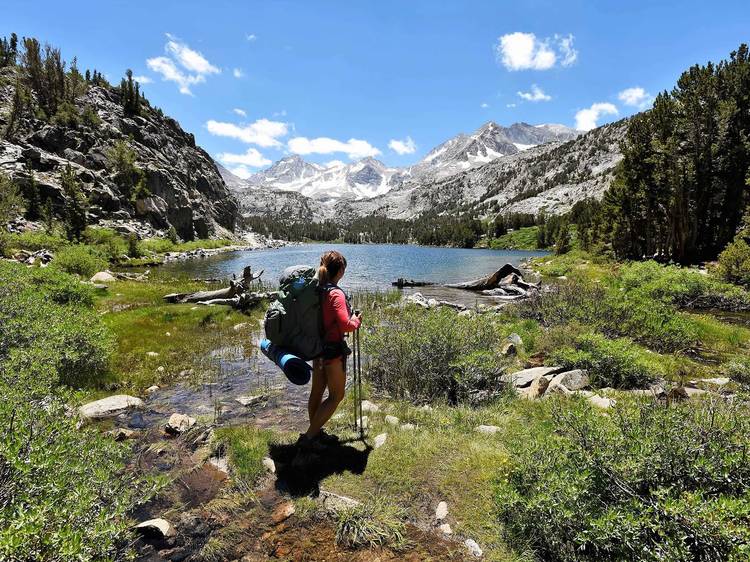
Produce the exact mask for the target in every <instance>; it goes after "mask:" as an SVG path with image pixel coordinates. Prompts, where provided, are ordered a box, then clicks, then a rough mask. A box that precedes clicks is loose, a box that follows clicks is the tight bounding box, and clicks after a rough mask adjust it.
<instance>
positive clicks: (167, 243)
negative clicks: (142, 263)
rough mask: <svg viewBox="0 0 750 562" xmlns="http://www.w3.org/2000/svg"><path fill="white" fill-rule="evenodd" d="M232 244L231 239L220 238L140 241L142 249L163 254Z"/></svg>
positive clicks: (151, 239)
mask: <svg viewBox="0 0 750 562" xmlns="http://www.w3.org/2000/svg"><path fill="white" fill-rule="evenodd" d="M232 244H234V242H232V241H231V240H227V239H226V238H220V239H217V240H192V241H190V242H177V243H175V242H173V241H172V240H170V239H169V238H149V239H147V240H143V241H142V242H141V248H142V250H143V251H148V252H154V253H157V254H164V253H167V252H190V251H192V250H198V249H205V250H213V249H217V248H223V247H225V246H231V245H232Z"/></svg>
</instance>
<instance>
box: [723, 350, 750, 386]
mask: <svg viewBox="0 0 750 562" xmlns="http://www.w3.org/2000/svg"><path fill="white" fill-rule="evenodd" d="M721 371H722V373H723V374H724V376H726V377H729V378H730V379H732V380H733V381H735V382H738V383H740V384H741V385H743V386H750V357H747V356H746V355H738V356H736V357H732V358H731V359H730V360H729V361H727V362H726V363H724V364H722V366H721Z"/></svg>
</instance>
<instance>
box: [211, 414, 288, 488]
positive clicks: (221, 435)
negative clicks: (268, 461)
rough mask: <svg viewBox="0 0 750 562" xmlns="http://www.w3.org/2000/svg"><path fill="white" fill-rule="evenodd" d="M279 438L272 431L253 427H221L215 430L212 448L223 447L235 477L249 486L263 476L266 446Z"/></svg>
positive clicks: (266, 453) (266, 452)
mask: <svg viewBox="0 0 750 562" xmlns="http://www.w3.org/2000/svg"><path fill="white" fill-rule="evenodd" d="M278 438H279V436H278V435H277V434H275V433H274V432H273V431H270V430H267V429H260V428H257V427H253V426H235V427H222V428H219V429H217V430H216V434H215V441H214V448H215V449H218V448H221V447H225V448H226V450H227V452H228V454H229V461H230V462H231V463H232V469H233V470H234V471H235V472H236V474H237V476H238V477H239V478H240V479H241V480H242V481H243V482H244V483H247V484H249V485H251V486H252V485H253V484H255V483H256V482H257V481H258V479H259V478H260V477H261V476H262V475H263V474H264V472H265V468H264V467H263V457H265V456H267V455H268V444H269V443H270V442H271V441H274V440H277V439H278Z"/></svg>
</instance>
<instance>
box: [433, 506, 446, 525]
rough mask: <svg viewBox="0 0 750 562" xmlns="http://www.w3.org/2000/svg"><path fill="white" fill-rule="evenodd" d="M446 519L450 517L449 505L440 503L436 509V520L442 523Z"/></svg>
mask: <svg viewBox="0 0 750 562" xmlns="http://www.w3.org/2000/svg"><path fill="white" fill-rule="evenodd" d="M446 517H448V504H447V503H445V502H440V503H439V504H437V507H436V508H435V519H437V520H438V521H442V520H443V519H445V518H446Z"/></svg>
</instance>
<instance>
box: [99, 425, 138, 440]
mask: <svg viewBox="0 0 750 562" xmlns="http://www.w3.org/2000/svg"><path fill="white" fill-rule="evenodd" d="M106 435H109V436H110V437H112V438H113V439H114V440H115V441H125V440H127V439H133V438H135V437H136V432H135V431H133V430H132V429H127V428H124V427H116V428H115V429H110V430H109V431H108V432H107V433H106Z"/></svg>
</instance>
